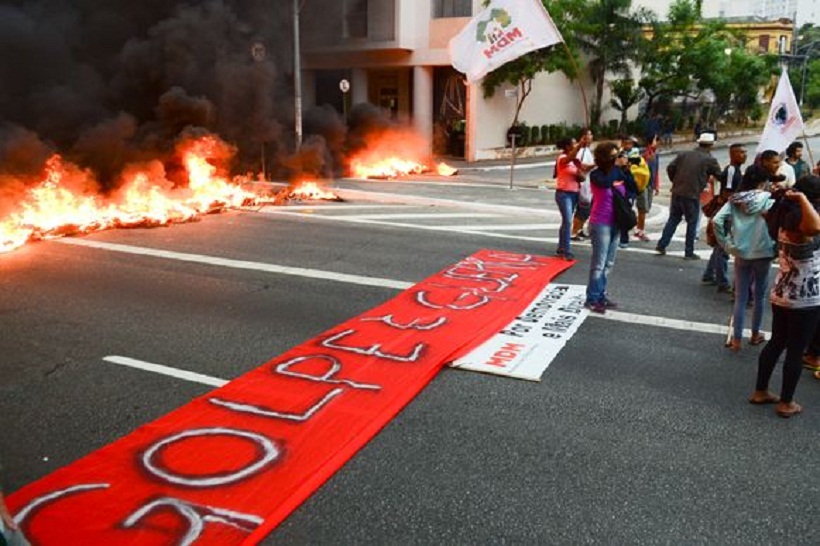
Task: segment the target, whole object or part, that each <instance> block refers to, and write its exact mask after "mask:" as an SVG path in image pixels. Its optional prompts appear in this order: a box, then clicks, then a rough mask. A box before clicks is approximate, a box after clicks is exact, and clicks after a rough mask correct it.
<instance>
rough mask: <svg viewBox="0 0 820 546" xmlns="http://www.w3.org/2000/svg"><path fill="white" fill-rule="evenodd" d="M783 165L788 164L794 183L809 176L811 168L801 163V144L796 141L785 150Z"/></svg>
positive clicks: (803, 162)
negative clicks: (792, 173)
mask: <svg viewBox="0 0 820 546" xmlns="http://www.w3.org/2000/svg"><path fill="white" fill-rule="evenodd" d="M784 163H788V164H789V165H790V166H791V168H792V170H794V179H795V181H797V180H800V179H801V178H803V177H804V176H806V175H809V174H811V167H809V164H808V163H806V162H805V161H803V144H802V143H801V142H799V141H797V140H795V141H794V142H792V143H791V144H789V147H788V148H786V160H785V161H784Z"/></svg>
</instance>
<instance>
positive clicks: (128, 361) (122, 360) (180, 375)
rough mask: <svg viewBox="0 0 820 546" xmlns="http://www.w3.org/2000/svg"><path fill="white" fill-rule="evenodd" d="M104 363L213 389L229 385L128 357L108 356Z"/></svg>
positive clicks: (211, 378)
mask: <svg viewBox="0 0 820 546" xmlns="http://www.w3.org/2000/svg"><path fill="white" fill-rule="evenodd" d="M103 361H105V362H110V363H111V364H118V365H120V366H127V367H129V368H136V369H138V370H144V371H147V372H153V373H158V374H161V375H167V376H169V377H176V378H177V379H184V380H185V381H190V382H192V383H202V384H203V385H209V386H211V387H221V386H223V385H226V384H227V383H228V381H227V380H226V379H220V378H218V377H212V376H210V375H203V374H201V373H196V372H189V371H187V370H180V369H179V368H171V367H169V366H163V365H162V364H152V363H151V362H145V361H144V360H136V359H133V358H128V357H127V356H116V355H114V356H106V357H105V358H103Z"/></svg>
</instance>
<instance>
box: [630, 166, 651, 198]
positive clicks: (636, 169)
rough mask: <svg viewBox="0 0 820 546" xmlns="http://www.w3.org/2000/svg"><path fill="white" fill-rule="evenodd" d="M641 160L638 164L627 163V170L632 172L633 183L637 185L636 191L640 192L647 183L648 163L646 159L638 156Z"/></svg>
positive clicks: (648, 176)
mask: <svg viewBox="0 0 820 546" xmlns="http://www.w3.org/2000/svg"><path fill="white" fill-rule="evenodd" d="M640 159H641V161H640V163H638V164H632V163H630V165H629V170H630V171H631V172H632V177H633V178H634V179H635V185H636V186H637V187H638V193H642V192H643V190H645V189H646V187H647V186H648V185H649V178H650V172H649V165H648V164H647V163H646V159H644V158H643V157H641V158H640Z"/></svg>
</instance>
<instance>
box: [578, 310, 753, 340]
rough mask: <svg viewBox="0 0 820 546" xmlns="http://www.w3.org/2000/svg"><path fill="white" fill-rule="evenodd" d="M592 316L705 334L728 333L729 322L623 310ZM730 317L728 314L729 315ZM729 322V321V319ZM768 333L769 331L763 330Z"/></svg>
mask: <svg viewBox="0 0 820 546" xmlns="http://www.w3.org/2000/svg"><path fill="white" fill-rule="evenodd" d="M589 316H590V317H591V318H601V319H606V320H612V321H615V322H626V323H628V324H642V325H646V326H657V327H659V328H670V329H672V330H684V331H687V332H702V333H704V334H720V335H722V336H725V335H726V332H727V329H728V327H729V326H728V324H712V323H709V322H694V321H691V320H679V319H671V318H665V317H653V316H649V315H637V314H635V313H624V312H622V311H607V312H606V314H604V315H599V314H596V313H590V314H589ZM727 317H728V315H727ZM727 322H728V321H727ZM763 333H765V334H768V333H769V332H763ZM743 335H744V336H746V337H749V336H751V335H752V331H751V329H749V328H746V329H744V330H743Z"/></svg>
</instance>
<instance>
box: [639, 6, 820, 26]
mask: <svg viewBox="0 0 820 546" xmlns="http://www.w3.org/2000/svg"><path fill="white" fill-rule="evenodd" d="M672 3H673V0H633V2H632V5H633V6H635V7H645V8H649V9H651V10H653V11H654V12H655V13H656V14H657V15H658V16H659V17H660V18H661V19H665V18H666V16H667V14H668V12H669V6H671V5H672ZM702 10H703V13H702V15H703V17H705V18H714V17H752V16H757V17H762V18H764V19H767V20H773V19H779V18H782V17H787V18H789V19H793V20H795V21H796V23H797V25H798V26H800V25H803V24H805V23H813V24H815V25H820V1H818V0H705V1H704V2H703V5H702Z"/></svg>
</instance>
